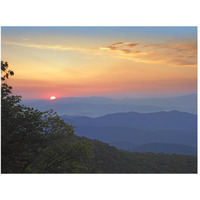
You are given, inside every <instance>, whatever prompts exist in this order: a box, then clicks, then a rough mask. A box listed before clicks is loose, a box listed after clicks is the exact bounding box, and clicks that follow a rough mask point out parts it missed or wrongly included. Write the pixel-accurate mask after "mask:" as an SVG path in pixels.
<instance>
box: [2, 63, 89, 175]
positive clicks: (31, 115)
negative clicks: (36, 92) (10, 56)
mask: <svg viewBox="0 0 200 200" xmlns="http://www.w3.org/2000/svg"><path fill="white" fill-rule="evenodd" d="M1 72H2V77H1V80H2V82H1V114H2V115H1V117H2V118H1V150H2V155H1V161H2V166H1V170H2V173H55V172H66V173H69V172H87V171H88V168H87V166H86V164H87V162H88V161H89V160H90V159H91V158H92V157H93V151H92V146H91V145H90V144H89V142H86V141H79V142H78V141H74V140H73V137H74V129H73V127H72V126H71V125H69V124H66V123H65V122H64V121H63V120H61V119H60V117H59V116H58V115H57V114H56V113H54V112H53V110H50V111H46V112H40V111H39V110H37V109H33V108H30V107H26V106H23V105H20V104H19V103H20V101H21V96H17V95H12V87H11V86H9V85H8V84H7V79H8V78H9V77H10V76H13V75H14V72H13V71H11V70H8V63H7V62H3V61H1Z"/></svg>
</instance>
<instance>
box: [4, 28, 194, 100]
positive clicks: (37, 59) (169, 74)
mask: <svg viewBox="0 0 200 200" xmlns="http://www.w3.org/2000/svg"><path fill="white" fill-rule="evenodd" d="M1 60H3V61H7V62H8V64H9V67H10V69H12V70H13V71H14V73H15V75H14V77H11V79H10V80H9V84H10V85H12V86H13V92H14V94H18V95H21V96H22V98H23V99H48V98H50V97H51V96H56V97H57V98H61V97H79V96H107V97H116V98H124V97H133V98H134V97H136V98H138V97H142V98H144V97H147V98H149V97H171V96H180V95H185V94H190V93H196V92H197V27H191V26H190V27H1Z"/></svg>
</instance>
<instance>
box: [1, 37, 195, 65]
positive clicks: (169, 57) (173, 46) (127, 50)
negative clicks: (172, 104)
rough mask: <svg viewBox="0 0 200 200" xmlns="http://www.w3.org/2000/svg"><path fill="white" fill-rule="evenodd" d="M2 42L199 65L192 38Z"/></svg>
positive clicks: (139, 59)
mask: <svg viewBox="0 0 200 200" xmlns="http://www.w3.org/2000/svg"><path fill="white" fill-rule="evenodd" d="M2 43H3V44H7V45H17V46H22V47H29V48H37V49H49V50H60V51H79V52H84V53H90V54H96V55H102V54H106V55H110V56H116V57H120V58H122V59H128V60H134V61H136V62H144V63H160V64H168V65H171V66H178V67H196V65H197V41H196V40H192V39H190V40H181V41H172V40H171V41H166V42H163V43H145V42H129V43H128V42H116V43H113V44H111V45H108V46H104V47H100V48H97V49H90V48H88V49H87V48H82V47H73V46H65V45H49V44H33V43H25V42H24V43H19V42H2Z"/></svg>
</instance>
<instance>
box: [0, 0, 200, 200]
mask: <svg viewBox="0 0 200 200" xmlns="http://www.w3.org/2000/svg"><path fill="white" fill-rule="evenodd" d="M197 2H198V1H195V0H190V1H186V0H182V1H179V0H168V1H160V0H151V1H148V0H145V1H144V0H140V1H137V2H136V1H133V0H123V1H119V0H110V1H108V0H101V1H95V0H84V1H83V0H73V1H66V0H65V1H64V0H63V1H61V0H57V1H51V0H43V1H41V0H34V1H33V0H30V1H25V0H18V1H16V0H3V1H1V2H0V8H1V11H0V25H1V26H13V25H17V26H38V25H39V26H83V25H85V26H94V25H95V26H105V25H106V26H198V25H199V19H200V16H199V15H200V14H199V13H200V12H199V5H198V3H197ZM198 36H199V34H198ZM198 57H199V53H198ZM198 75H199V71H198ZM198 86H199V83H198ZM198 88H199V87H198ZM198 91H199V90H198ZM198 114H199V112H198ZM198 153H199V151H198ZM199 180H200V179H199V174H198V175H195V174H194V175H172V174H164V175H155V174H150V175H144V174H136V175H135V174H131V175H129V174H126V175H125V174H123V175H104V174H101V175H97V174H95V175H92V174H90V175H0V196H1V197H2V198H1V199H4V200H7V199H9V200H10V199H20V200H23V199H26V200H27V199H29V200H32V199H34V200H35V199H48V200H50V199H59V200H61V199H66V198H68V199H70V200H71V199H92V200H94V199H95V200H104V199H126V200H127V199H131V200H132V199H137V200H140V199H142V200H143V199H144V200H146V199H153V200H157V199H159V200H160V199H162V200H169V199H181V200H188V199H198V197H199V196H200V195H199V194H200V193H199V185H200V184H199V183H200V182H199Z"/></svg>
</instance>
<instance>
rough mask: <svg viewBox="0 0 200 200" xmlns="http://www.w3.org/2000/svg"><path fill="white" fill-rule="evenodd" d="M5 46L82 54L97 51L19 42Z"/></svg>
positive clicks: (8, 43) (7, 43)
mask: <svg viewBox="0 0 200 200" xmlns="http://www.w3.org/2000/svg"><path fill="white" fill-rule="evenodd" d="M3 44H6V45H17V46H21V47H30V48H37V49H50V50H60V51H81V52H93V51H96V50H93V49H85V48H79V47H70V46H64V45H49V44H31V43H18V42H3Z"/></svg>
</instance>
